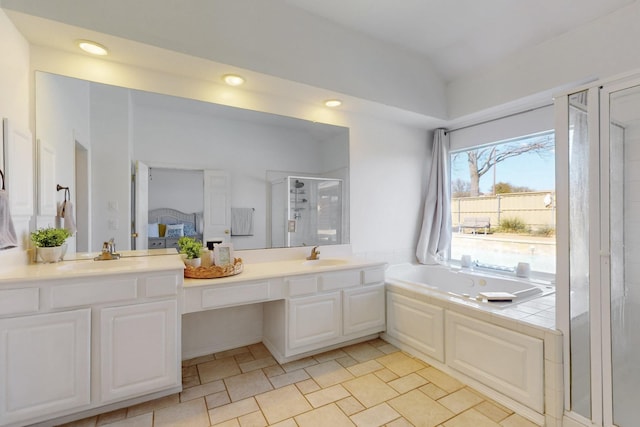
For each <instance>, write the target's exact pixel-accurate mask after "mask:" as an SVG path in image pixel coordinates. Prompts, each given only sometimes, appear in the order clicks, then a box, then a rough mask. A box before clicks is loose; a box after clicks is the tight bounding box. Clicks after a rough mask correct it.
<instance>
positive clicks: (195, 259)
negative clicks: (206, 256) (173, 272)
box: [178, 236, 202, 267]
mask: <svg viewBox="0 0 640 427" xmlns="http://www.w3.org/2000/svg"><path fill="white" fill-rule="evenodd" d="M178 248H179V249H180V253H181V254H184V255H185V256H186V257H185V260H184V263H185V264H186V265H191V266H193V267H200V263H201V259H200V252H201V251H202V242H201V241H199V240H196V239H194V238H193V237H188V236H184V237H181V238H180V239H178Z"/></svg>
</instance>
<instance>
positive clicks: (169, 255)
mask: <svg viewBox="0 0 640 427" xmlns="http://www.w3.org/2000/svg"><path fill="white" fill-rule="evenodd" d="M121 255H122V257H121V258H120V259H116V260H108V261H94V260H93V257H95V256H96V253H92V254H80V253H79V254H73V255H72V256H71V258H72V260H69V261H66V260H65V261H61V262H57V263H52V264H42V263H38V264H28V265H13V266H2V267H0V285H2V284H9V283H17V282H27V281H33V280H57V279H64V278H73V277H85V276H104V275H109V274H123V273H145V272H152V271H166V270H176V269H184V263H183V262H182V259H181V258H180V256H179V255H178V254H177V252H176V251H175V249H167V250H165V249H151V250H144V251H123V252H121ZM65 259H66V258H65Z"/></svg>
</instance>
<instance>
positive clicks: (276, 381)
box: [269, 369, 309, 388]
mask: <svg viewBox="0 0 640 427" xmlns="http://www.w3.org/2000/svg"><path fill="white" fill-rule="evenodd" d="M308 379H309V374H307V371H305V370H304V369H298V370H297V371H291V372H288V373H286V374H282V375H276V376H275V377H270V378H269V381H271V384H273V388H280V387H284V386H286V385H289V384H295V383H299V382H301V381H305V380H308Z"/></svg>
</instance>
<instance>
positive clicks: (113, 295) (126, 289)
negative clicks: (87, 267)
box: [51, 278, 138, 308]
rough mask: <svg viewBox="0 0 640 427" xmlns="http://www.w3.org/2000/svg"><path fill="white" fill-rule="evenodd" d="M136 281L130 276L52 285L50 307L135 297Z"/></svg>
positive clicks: (136, 291)
mask: <svg viewBox="0 0 640 427" xmlns="http://www.w3.org/2000/svg"><path fill="white" fill-rule="evenodd" d="M137 282H138V281H137V279H135V278H131V279H122V280H111V281H109V282H96V283H91V282H85V283H78V284H73V285H60V286H54V287H53V288H52V289H51V307H53V308H64V307H73V306H78V305H87V304H100V303H105V302H113V301H123V300H131V299H135V298H137V296H138V286H137Z"/></svg>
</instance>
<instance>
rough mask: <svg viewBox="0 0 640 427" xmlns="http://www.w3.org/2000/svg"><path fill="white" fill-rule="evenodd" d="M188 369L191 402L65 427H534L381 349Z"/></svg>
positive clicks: (205, 363)
mask: <svg viewBox="0 0 640 427" xmlns="http://www.w3.org/2000/svg"><path fill="white" fill-rule="evenodd" d="M182 366H183V367H182V375H183V388H184V389H183V391H182V393H179V394H174V395H171V396H168V397H164V398H161V399H157V400H154V401H151V402H146V403H142V404H139V405H135V406H131V407H129V408H125V409H120V410H117V411H113V412H109V413H105V414H101V415H99V416H95V417H91V418H86V419H83V420H79V421H75V422H73V423H69V424H65V427H84V426H87V427H89V426H90V427H97V426H103V425H108V426H109V427H151V426H154V427H165V426H171V427H174V426H175V427H200V426H202V427H207V426H211V425H213V426H224V427H234V426H242V427H245V426H255V427H259V426H268V425H269V426H271V425H274V426H281V427H295V426H299V427H315V426H331V427H341V426H353V425H356V426H389V427H402V426H425V427H535V424H533V423H531V422H530V421H528V420H526V419H525V418H523V417H521V416H520V415H518V414H515V413H513V411H511V410H509V409H507V408H505V407H503V406H501V405H499V404H497V403H495V402H493V401H492V400H490V399H488V398H486V397H484V396H483V395H481V394H480V393H478V392H476V391H475V390H473V389H471V388H470V387H467V386H465V385H464V384H462V383H460V382H459V381H457V380H455V379H454V378H452V377H450V376H448V375H446V374H444V373H443V372H441V371H439V370H437V369H435V368H434V367H431V366H429V365H428V364H426V363H424V362H422V361H420V360H418V359H414V358H412V357H411V356H409V355H407V354H406V353H403V352H401V351H399V350H398V349H397V348H396V347H394V346H392V345H391V344H388V343H387V342H385V341H383V340H381V339H376V340H372V341H368V342H365V343H361V344H356V345H352V346H348V347H344V348H341V349H338V350H332V351H329V352H326V353H322V354H319V355H316V356H314V357H307V358H305V359H301V360H297V361H294V362H290V363H287V364H284V365H279V364H278V363H277V362H276V361H275V359H274V358H273V357H272V356H271V354H270V353H269V351H268V350H267V349H266V347H265V346H264V345H262V344H255V345H250V346H247V347H241V348H237V349H234V350H229V351H225V352H222V353H217V354H212V355H208V356H203V357H199V358H196V359H191V360H186V361H184V362H183V364H182Z"/></svg>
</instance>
